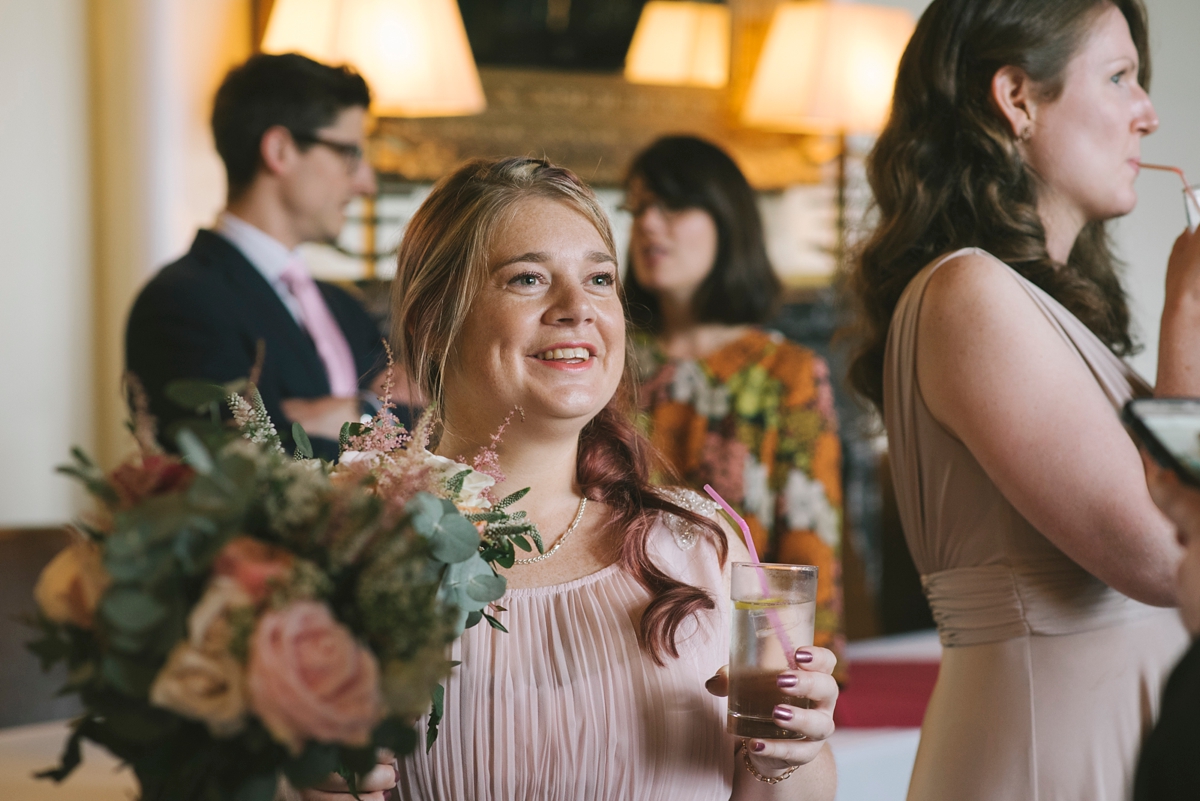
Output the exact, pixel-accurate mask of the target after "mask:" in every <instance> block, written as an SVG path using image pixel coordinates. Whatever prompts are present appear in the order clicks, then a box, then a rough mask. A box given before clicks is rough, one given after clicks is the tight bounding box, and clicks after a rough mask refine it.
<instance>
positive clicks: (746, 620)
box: [726, 562, 817, 740]
mask: <svg viewBox="0 0 1200 801" xmlns="http://www.w3.org/2000/svg"><path fill="white" fill-rule="evenodd" d="M732 571H733V575H732V584H731V587H730V595H731V602H732V604H733V621H732V628H731V630H730V639H729V719H728V724H727V726H726V730H727V731H728V732H729V733H730V734H734V735H737V736H739V737H760V738H764V739H770V740H796V739H802V738H803V735H800V734H797V733H795V732H792V731H788V730H787V729H784V728H781V727H780V726H779V725H778V724H776V723H775V720H774V718H773V717H772V715H771V713H772V711H773V710H774V709H775V706H776V705H777V704H788V705H790V706H800V707H803V706H805V704H804V702H803V701H802V699H798V698H796V697H794V696H790V695H785V694H784V693H783V691H782V690H781V689H779V687H778V685H776V683H775V680H776V678H777V677H778V676H779V674H780V673H782V672H783V671H785V670H790V669H791V668H792V660H793V659H794V658H795V657H794V654H795V649H797V648H799V647H801V646H804V645H812V644H813V622H814V618H815V616H816V607H817V568H815V567H813V566H812V565H777V564H756V563H753V562H734V563H733V566H732Z"/></svg>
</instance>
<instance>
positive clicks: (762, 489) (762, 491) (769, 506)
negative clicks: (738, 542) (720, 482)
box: [742, 456, 775, 529]
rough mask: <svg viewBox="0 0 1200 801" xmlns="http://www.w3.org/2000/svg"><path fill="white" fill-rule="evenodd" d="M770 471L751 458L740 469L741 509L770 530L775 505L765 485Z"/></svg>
mask: <svg viewBox="0 0 1200 801" xmlns="http://www.w3.org/2000/svg"><path fill="white" fill-rule="evenodd" d="M769 474H770V471H769V470H768V469H767V466H766V465H765V464H759V463H758V461H757V460H756V459H755V458H754V457H753V456H751V457H748V458H747V459H746V465H745V467H744V468H743V469H742V487H743V493H744V494H743V497H742V508H743V509H744V510H745V512H746V514H748V515H754V516H755V517H757V518H758V521H759V522H760V523H762V524H763V527H764V528H768V529H769V528H771V526H772V525H773V524H774V522H775V504H774V503H773V498H772V497H771V488H770V486H769V485H768V484H767V478H768V476H769Z"/></svg>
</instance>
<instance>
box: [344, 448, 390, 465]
mask: <svg viewBox="0 0 1200 801" xmlns="http://www.w3.org/2000/svg"><path fill="white" fill-rule="evenodd" d="M381 461H383V454H382V453H380V452H379V451H342V455H341V456H339V457H338V464H339V465H341V466H342V467H349V466H350V465H352V464H358V463H360V462H361V463H362V464H364V465H366V466H367V467H375V466H377V465H378V464H379V463H380V462H381Z"/></svg>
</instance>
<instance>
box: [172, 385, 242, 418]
mask: <svg viewBox="0 0 1200 801" xmlns="http://www.w3.org/2000/svg"><path fill="white" fill-rule="evenodd" d="M163 392H164V394H165V395H166V396H167V397H168V398H170V399H171V400H172V401H174V402H175V403H177V404H178V405H180V406H182V407H183V408H185V409H188V410H190V411H195V412H200V411H204V410H206V408H207V407H208V406H209V405H210V404H213V403H217V404H220V403H223V402H224V401H225V398H226V396H227V395H229V392H228V391H227V390H226V389H225V387H223V386H221V385H220V384H213V383H211V382H208V381H193V380H191V379H184V380H181V381H172V382H171V383H169V384H167V386H166V388H165V389H164V390H163Z"/></svg>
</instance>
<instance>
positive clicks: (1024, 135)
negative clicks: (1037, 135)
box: [1017, 125, 1033, 142]
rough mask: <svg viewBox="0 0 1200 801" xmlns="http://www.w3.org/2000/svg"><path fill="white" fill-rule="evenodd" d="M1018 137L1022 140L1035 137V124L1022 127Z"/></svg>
mask: <svg viewBox="0 0 1200 801" xmlns="http://www.w3.org/2000/svg"><path fill="white" fill-rule="evenodd" d="M1017 138H1018V139H1020V140H1021V141H1022V142H1028V141H1029V140H1030V139H1032V138H1033V126H1032V125H1026V126H1025V127H1024V128H1022V129H1021V133H1019V134H1017Z"/></svg>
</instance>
